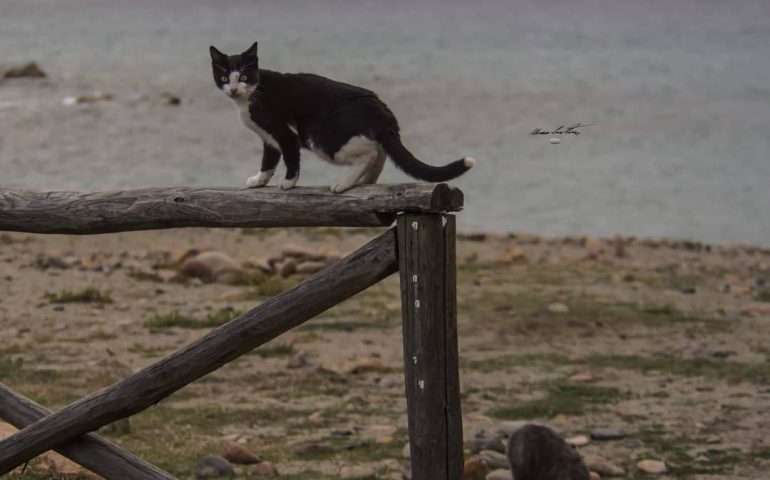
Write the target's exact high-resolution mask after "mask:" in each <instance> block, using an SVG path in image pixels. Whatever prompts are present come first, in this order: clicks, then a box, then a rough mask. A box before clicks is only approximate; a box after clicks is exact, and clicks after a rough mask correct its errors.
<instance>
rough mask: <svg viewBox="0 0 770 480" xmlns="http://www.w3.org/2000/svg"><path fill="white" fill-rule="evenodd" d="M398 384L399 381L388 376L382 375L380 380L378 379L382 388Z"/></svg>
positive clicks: (378, 383)
mask: <svg viewBox="0 0 770 480" xmlns="http://www.w3.org/2000/svg"><path fill="white" fill-rule="evenodd" d="M397 384H398V383H397V382H396V381H395V380H393V379H392V378H388V377H382V378H380V379H379V380H377V386H378V387H380V388H393V387H395V386H396V385H397Z"/></svg>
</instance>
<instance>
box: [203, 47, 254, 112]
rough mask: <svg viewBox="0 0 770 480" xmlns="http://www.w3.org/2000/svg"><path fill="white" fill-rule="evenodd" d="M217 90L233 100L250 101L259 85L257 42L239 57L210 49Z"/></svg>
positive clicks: (213, 48)
mask: <svg viewBox="0 0 770 480" xmlns="http://www.w3.org/2000/svg"><path fill="white" fill-rule="evenodd" d="M209 52H210V53H211V67H212V70H213V71H214V82H215V83H216V84H217V88H219V89H220V90H222V92H224V94H225V95H227V96H228V97H230V98H232V99H248V98H249V97H250V96H251V94H252V93H253V92H254V90H256V89H257V86H258V85H259V59H258V58H257V42H254V45H252V46H251V47H249V49H248V50H246V51H245V52H243V53H241V54H239V55H225V54H224V53H222V52H220V51H219V50H217V49H216V48H215V47H214V46H213V45H212V46H211V47H209Z"/></svg>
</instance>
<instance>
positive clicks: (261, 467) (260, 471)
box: [251, 460, 278, 477]
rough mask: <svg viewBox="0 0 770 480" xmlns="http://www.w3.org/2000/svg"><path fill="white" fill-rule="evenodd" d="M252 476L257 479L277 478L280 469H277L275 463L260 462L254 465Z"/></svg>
mask: <svg viewBox="0 0 770 480" xmlns="http://www.w3.org/2000/svg"><path fill="white" fill-rule="evenodd" d="M251 474H252V475H253V476H255V477H277V476H278V469H277V468H275V465H273V462H268V461H267V460H265V461H264V462H260V463H258V464H256V465H254V469H253V470H252V471H251Z"/></svg>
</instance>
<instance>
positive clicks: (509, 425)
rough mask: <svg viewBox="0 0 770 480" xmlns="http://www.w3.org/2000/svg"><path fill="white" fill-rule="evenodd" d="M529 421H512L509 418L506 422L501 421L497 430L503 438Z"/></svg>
mask: <svg viewBox="0 0 770 480" xmlns="http://www.w3.org/2000/svg"><path fill="white" fill-rule="evenodd" d="M529 424H530V423H529V422H525V421H513V420H509V421H506V422H502V423H501V424H500V428H498V429H497V431H498V432H499V433H500V435H502V436H503V437H505V438H511V437H512V436H513V434H514V433H516V430H518V429H520V428H521V427H523V426H524V425H529Z"/></svg>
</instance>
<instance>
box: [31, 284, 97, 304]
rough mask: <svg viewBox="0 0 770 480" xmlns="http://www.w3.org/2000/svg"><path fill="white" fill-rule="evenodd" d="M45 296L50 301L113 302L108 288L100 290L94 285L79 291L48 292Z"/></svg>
mask: <svg viewBox="0 0 770 480" xmlns="http://www.w3.org/2000/svg"><path fill="white" fill-rule="evenodd" d="M43 298H45V299H46V300H48V302H50V303H75V302H80V303H100V304H104V303H112V297H111V296H110V292H109V291H108V290H99V289H98V288H94V287H88V288H85V289H83V290H80V291H77V292H73V291H70V290H62V291H60V292H57V293H48V292H46V293H45V295H43Z"/></svg>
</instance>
